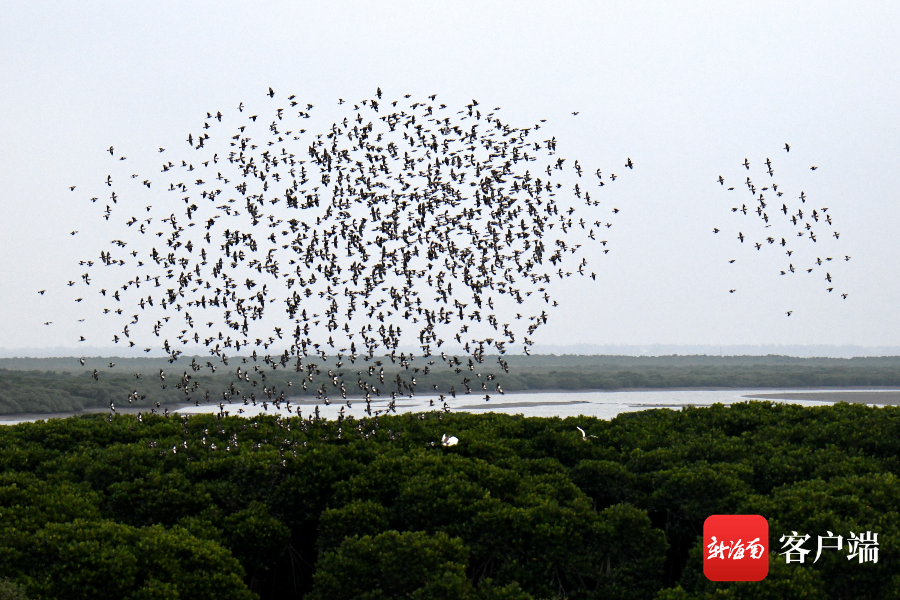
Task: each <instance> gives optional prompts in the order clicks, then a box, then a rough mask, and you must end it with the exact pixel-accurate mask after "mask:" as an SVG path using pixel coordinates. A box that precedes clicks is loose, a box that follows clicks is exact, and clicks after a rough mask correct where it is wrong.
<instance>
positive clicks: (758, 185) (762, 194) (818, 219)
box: [713, 143, 850, 317]
mask: <svg viewBox="0 0 900 600" xmlns="http://www.w3.org/2000/svg"><path fill="white" fill-rule="evenodd" d="M790 150H791V146H790V144H787V143H786V144H785V145H784V151H785V153H789V152H790ZM763 164H764V165H765V171H764V175H763V177H762V181H761V182H760V181H754V180H753V179H752V178H751V177H750V175H749V174H748V175H746V179H745V180H744V181H743V182H742V183H741V184H740V185H739V186H737V185H735V186H730V187H728V188H726V189H727V191H729V192H732V191H734V190H735V188H736V187H741V188H746V190H747V192H749V194H750V196H751V198H752V199H751V200H749V201H748V202H749V203H750V206H748V205H747V202H741V204H740V206H738V205H737V203H736V202H733V206H732V207H731V212H732V213H734V214H735V215H737V216H739V217H751V218H752V217H753V216H754V215H755V216H756V219H755V221H756V223H755V225H756V229H757V235H758V238H757V239H756V240H753V239H751V234H750V233H747V234H745V233H744V231H748V229H747V226H748V225H744V226H743V227H741V228H739V229H738V231H737V235H735V239H736V240H737V241H738V242H739V243H740V244H744V243H748V244H752V247H753V248H755V249H756V250H757V251H761V250H763V249H764V248H769V247H772V248H777V249H778V250H779V251H783V252H784V256H786V257H787V258H785V259H783V262H784V263H786V265H784V266H783V267H782V268H781V269H779V273H780V275H782V276H790V275H794V274H796V273H800V272H805V273H806V274H813V273H815V272H816V271H817V270H818V271H821V270H824V271H825V275H824V276H823V277H822V279H823V281H824V287H825V289H826V290H827V291H828V292H829V293H830V292H833V291H834V290H835V284H834V280H835V278H834V277H833V276H832V274H831V271H833V270H834V268H833V266H832V267H829V264H828V263H831V262H832V261H837V260H843V261H845V262H846V261H849V260H850V256H849V255H844V256H843V258H834V257H831V256H825V258H822V254H821V253H818V254H817V255H816V257H815V259H814V260H813V259H812V258H809V259H803V260H805V261H806V263H805V264H804V263H801V262H800V260H801V256H800V254H799V252H798V245H799V244H801V243H802V244H805V248H804V249H805V250H807V251H808V250H809V249H810V247H814V248H817V249H818V247H819V246H822V244H819V243H818V242H819V240H820V237H817V232H818V234H819V236H825V237H826V240H828V241H830V240H831V239H833V240H838V239H840V235H841V234H840V232H838V231H837V230H835V228H834V220H833V219H832V215H831V213H829V212H828V207H827V206H826V207H820V208H815V206H814V205H813V201H812V199H810V198H809V197H808V196H807V195H806V192H804V191H802V190H801V191H800V192H799V195H797V196H796V198H787V197H785V190H784V187H783V186H782V189H781V190H779V189H778V188H779V184H778V183H777V182H776V181H775V180H774V178H775V170H774V167H773V163H772V160H771V159H769V158H766V160H765V163H763ZM741 166H743V167H744V169H745V170H746V171H750V161H749V159H747V158H745V159H744V162H743V163H742V165H741ZM818 168H819V167H817V166H815V165H813V166H811V167H809V170H810V171H816V170H818ZM765 175H768V179H766V178H765ZM717 183H718V184H719V185H720V186H722V187H725V185H726V183H725V178H724V177H722V176H721V175H719V177H718V179H717ZM807 200H810V203H809V204H807V203H806V202H807ZM788 203H790V204H791V206H788ZM779 204H781V206H780V207H779V206H778V205H779ZM779 213H780V214H779ZM749 225H750V226H752V224H749ZM822 229H825V233H824V234H823V233H822ZM721 231H722V230H721V229H719V228H718V227H714V228H713V233H714V234H718V233H720V232H721ZM823 249H824V248H823ZM826 252H827V250H826ZM795 253H796V254H797V256H795ZM736 260H737V259H734V258H732V259H731V260H729V261H728V262H729V263H731V264H734V263H735V261H736ZM795 263H796V266H795ZM728 291H729V293H732V294H733V293H735V292H736V291H737V290H736V289H734V288H732V289H729V290H728ZM838 293H839V295H840V297H841V298H843V299H845V300H846V299H847V296H848V295H849V293H847V292H838ZM793 313H794V310H788V311H786V312H785V314H786V315H787V316H788V317H790V316H791V315H792V314H793Z"/></svg>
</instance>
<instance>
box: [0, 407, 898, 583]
mask: <svg viewBox="0 0 900 600" xmlns="http://www.w3.org/2000/svg"><path fill="white" fill-rule="evenodd" d="M576 427H580V428H581V429H583V430H584V431H585V433H586V434H587V435H588V436H595V437H587V438H583V437H582V435H581V433H580V432H579V431H578V429H577V428H576ZM447 435H453V436H456V437H457V438H458V443H457V444H455V445H444V444H443V443H442V441H443V440H445V439H446V438H445V436H447ZM898 456H900V409H898V408H894V407H886V408H877V409H876V408H871V407H867V406H863V405H850V404H843V403H841V404H836V405H834V406H823V407H816V408H807V407H800V406H793V405H784V404H774V403H769V402H746V403H738V404H734V405H731V406H730V407H728V406H723V405H715V406H713V407H710V408H686V409H684V410H681V411H671V410H648V411H642V412H636V413H627V414H623V415H620V416H619V417H617V418H615V419H612V420H610V421H604V420H599V419H595V418H590V417H572V418H566V419H560V418H525V417H522V416H521V415H504V414H483V415H471V414H466V413H452V412H451V413H440V412H430V413H420V414H404V415H392V416H384V415H382V416H380V417H375V418H364V419H352V418H347V419H340V420H331V421H325V420H315V419H312V420H309V419H307V420H301V419H298V418H292V419H285V418H280V417H269V416H259V417H254V418H251V419H246V418H241V417H235V416H226V415H224V414H219V415H210V414H201V415H195V416H191V417H189V418H188V417H185V416H176V415H172V416H169V417H168V418H166V417H163V416H160V415H145V416H144V417H143V419H142V420H140V421H139V420H138V419H137V418H136V417H135V416H134V415H119V416H116V417H114V418H113V419H112V421H111V422H107V420H106V418H105V416H103V415H91V416H81V417H73V418H69V419H62V420H59V419H56V420H49V421H38V422H34V423H23V424H20V425H16V426H10V427H3V428H0V580H2V579H3V578H5V579H6V581H5V582H3V583H2V584H0V591H2V590H3V589H4V588H5V589H8V590H13V591H12V592H10V593H16V594H19V597H23V596H22V595H25V596H27V597H28V598H47V599H49V598H57V599H67V598H85V597H90V598H96V599H105V598H110V599H113V598H115V599H121V598H129V599H131V598H133V599H138V598H176V597H182V598H194V599H198V600H203V599H205V598H209V599H213V598H236V599H241V598H246V599H251V598H261V599H269V598H273V599H274V598H308V599H320V598H321V599H326V598H327V599H338V600H340V599H342V598H347V599H350V598H371V599H382V598H383V599H388V598H400V597H409V598H446V599H451V598H452V599H476V598H477V599H507V600H529V599H536V598H563V597H565V598H613V599H617V598H621V599H640V598H646V599H652V598H656V599H658V600H711V599H712V598H734V599H740V598H746V599H750V598H780V599H788V600H789V599H793V598H796V599H798V600H799V599H801V598H833V599H843V598H857V599H873V600H874V599H880V598H890V597H895V596H897V595H898V594H900V577H897V575H896V567H895V564H896V557H897V552H898V540H900V536H898V533H900V531H898V529H900V519H898V518H897V516H898V510H900V486H898V484H897V472H898V469H900V462H898V458H897V457H898ZM712 514H762V515H763V516H765V517H766V518H767V519H768V521H769V526H770V556H769V560H770V564H771V568H770V573H769V576H768V577H767V578H766V579H765V580H764V581H762V582H755V583H732V584H729V583H712V582H709V581H707V580H706V579H705V577H704V576H703V573H702V563H701V560H702V553H703V551H704V548H703V547H702V538H701V533H702V527H703V521H704V520H705V519H706V517H708V516H709V515H712ZM793 530H796V531H798V532H800V534H801V535H802V534H804V533H809V534H810V535H811V536H812V537H813V539H815V536H816V535H817V534H818V535H825V532H826V531H827V530H830V531H833V532H836V533H841V534H842V535H844V536H845V537H846V536H848V535H849V532H861V531H874V532H878V534H879V540H880V542H881V547H880V554H881V560H880V561H879V562H878V563H871V562H869V563H865V564H858V563H857V562H856V561H848V560H846V557H845V556H843V555H842V554H839V553H836V552H832V553H827V554H823V556H822V558H821V559H820V560H819V561H818V562H816V563H813V562H812V561H811V560H810V561H806V563H805V564H802V565H800V564H796V563H794V564H787V563H786V562H785V559H784V557H783V556H781V555H780V554H779V548H780V545H779V544H778V538H779V536H780V535H781V534H783V533H787V532H790V531H793ZM10 597H15V596H10Z"/></svg>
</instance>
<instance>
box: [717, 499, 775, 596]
mask: <svg viewBox="0 0 900 600" xmlns="http://www.w3.org/2000/svg"><path fill="white" fill-rule="evenodd" d="M703 574H704V575H706V577H707V579H709V580H710V581H762V580H763V579H765V578H766V575H768V574H769V522H768V521H766V519H765V517H762V516H760V515H712V516H711V517H709V518H708V519H706V521H705V522H704V523H703Z"/></svg>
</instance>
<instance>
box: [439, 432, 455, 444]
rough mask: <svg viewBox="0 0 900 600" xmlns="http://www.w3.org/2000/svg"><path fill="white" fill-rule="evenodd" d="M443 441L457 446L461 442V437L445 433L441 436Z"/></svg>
mask: <svg viewBox="0 0 900 600" xmlns="http://www.w3.org/2000/svg"><path fill="white" fill-rule="evenodd" d="M441 443H442V444H443V445H445V446H455V445H456V444H458V443H459V439H458V438H457V437H456V436H455V435H447V434H446V433H445V434H444V436H443V437H442V438H441Z"/></svg>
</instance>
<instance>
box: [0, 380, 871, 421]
mask: <svg viewBox="0 0 900 600" xmlns="http://www.w3.org/2000/svg"><path fill="white" fill-rule="evenodd" d="M796 391H797V390H796V389H795V390H773V389H765V390H758V389H757V390H658V391H645V390H641V391H627V392H540V393H509V394H504V395H491V396H490V400H489V401H485V400H484V396H479V395H476V394H472V395H460V396H458V397H457V398H455V399H454V398H449V397H448V398H447V399H446V400H447V405H448V406H449V408H450V410H451V411H466V412H471V413H474V414H480V413H487V412H498V413H507V414H521V415H525V416H526V417H572V416H579V415H584V416H590V417H597V418H600V419H612V418H615V417H616V416H617V415H619V414H621V413H627V412H636V411H640V410H648V409H654V408H664V409H670V410H680V409H681V408H682V407H684V406H696V407H707V406H712V405H713V404H716V403H721V404H725V405H728V404H732V403H735V402H746V401H747V400H748V398H747V396H750V397H753V396H758V395H762V394H766V395H776V394H779V393H790V392H796ZM805 391H806V392H811V390H805ZM850 391H851V390H842V391H841V393H840V395H841V396H842V399H846V397H847V393H848V392H850ZM873 391H874V390H865V392H867V394H866V395H865V398H866V400H865V401H866V402H871V398H872V395H871V394H872V392H873ZM821 393H822V396H823V397H825V398H827V396H828V394H830V393H834V391H833V390H823V391H822V392H821ZM290 400H291V401H290V403H289V404H285V403H281V404H280V405H279V406H276V405H274V404H272V403H265V404H263V403H261V402H259V401H257V403H256V405H255V406H254V405H253V404H252V403H249V404H246V405H245V404H243V403H242V402H240V401H237V402H233V403H231V404H228V403H225V404H224V406H223V408H222V409H221V410H225V411H226V412H227V413H228V414H229V415H240V416H244V417H253V416H256V415H261V414H262V415H275V414H280V415H281V416H283V417H288V416H291V417H295V416H301V417H304V418H308V417H309V416H310V415H311V414H312V415H315V414H316V410H318V415H319V416H320V417H324V418H327V419H335V418H337V416H338V414H339V412H340V411H341V410H343V411H344V415H345V416H348V415H353V416H354V417H357V418H358V417H361V416H364V411H365V410H366V403H365V401H364V400H362V399H352V398H351V399H350V400H349V406H348V402H347V401H343V402H342V403H339V402H331V403H330V404H329V405H325V404H323V403H317V402H316V401H315V399H311V398H305V397H297V398H292V399H290ZM768 401H771V402H781V403H785V404H797V405H800V406H822V405H827V404H831V402H829V401H828V400H809V399H787V400H768ZM388 402H389V399H377V400H373V401H372V403H371V407H370V408H371V411H372V414H373V415H374V414H375V413H376V412H378V413H379V414H383V413H384V412H385V411H386V410H387V405H388ZM395 407H396V411H397V413H401V414H402V413H408V412H425V411H431V410H442V408H443V403H442V401H441V400H440V399H439V398H438V397H436V396H415V397H414V398H409V397H405V398H398V399H397V400H396V404H395ZM219 410H220V405H219V404H207V405H201V406H183V407H180V408H177V409H174V410H173V409H170V411H171V412H178V413H181V414H198V413H216V412H219ZM130 412H137V411H136V410H131V411H130ZM73 414H74V413H73ZM66 416H71V415H67V414H54V415H43V416H42V415H28V416H27V417H25V416H24V415H23V418H18V419H17V418H15V417H13V418H11V419H8V420H6V419H4V420H2V421H0V424H6V425H12V424H15V423H21V422H26V421H35V420H38V419H46V418H50V417H55V418H59V417H66ZM0 418H2V417H0Z"/></svg>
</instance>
